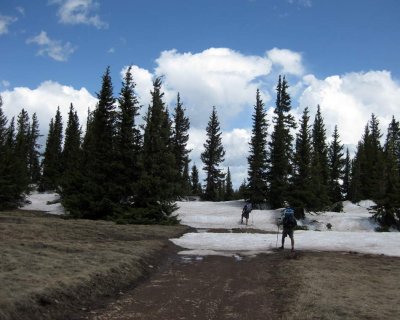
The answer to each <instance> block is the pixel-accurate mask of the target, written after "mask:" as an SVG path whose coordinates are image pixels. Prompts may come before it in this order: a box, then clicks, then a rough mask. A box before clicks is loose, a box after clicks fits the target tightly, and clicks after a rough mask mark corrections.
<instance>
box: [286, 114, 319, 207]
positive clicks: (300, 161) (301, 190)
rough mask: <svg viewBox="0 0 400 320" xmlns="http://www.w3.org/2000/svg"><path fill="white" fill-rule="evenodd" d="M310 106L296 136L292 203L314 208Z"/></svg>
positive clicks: (303, 116) (296, 205)
mask: <svg viewBox="0 0 400 320" xmlns="http://www.w3.org/2000/svg"><path fill="white" fill-rule="evenodd" d="M308 113H309V111H308V108H305V109H304V111H303V115H302V118H301V122H300V131H299V132H298V133H297V137H296V151H295V155H294V170H293V178H292V190H291V192H290V199H289V201H290V203H291V204H292V205H293V206H295V207H303V208H304V207H305V208H307V209H310V208H313V203H314V201H315V199H314V195H313V192H312V189H313V188H312V185H311V184H312V180H311V151H312V145H311V126H310V125H309V120H310V116H309V115H308Z"/></svg>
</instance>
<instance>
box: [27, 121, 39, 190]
mask: <svg viewBox="0 0 400 320" xmlns="http://www.w3.org/2000/svg"><path fill="white" fill-rule="evenodd" d="M39 137H41V134H40V132H39V122H38V119H37V116H36V113H34V114H33V115H32V123H31V125H30V130H29V151H28V168H29V170H28V171H29V178H30V183H34V184H37V183H39V181H40V178H41V173H40V162H39V157H40V152H39V149H40V147H41V145H40V144H39V143H38V139H39Z"/></svg>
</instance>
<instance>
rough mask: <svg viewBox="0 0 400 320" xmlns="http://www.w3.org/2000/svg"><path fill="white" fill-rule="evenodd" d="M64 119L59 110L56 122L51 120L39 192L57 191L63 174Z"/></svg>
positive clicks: (55, 118) (58, 109)
mask: <svg viewBox="0 0 400 320" xmlns="http://www.w3.org/2000/svg"><path fill="white" fill-rule="evenodd" d="M62 126H63V125H62V117H61V113H60V108H59V107H58V108H57V112H56V115H55V117H54V120H53V119H51V120H50V124H49V133H48V136H47V140H46V148H45V151H44V158H43V162H42V168H43V174H42V178H41V181H40V185H39V190H41V191H44V190H55V189H56V188H57V187H58V185H59V183H60V178H61V174H62V171H61V170H62V164H61V152H62V145H61V144H62V138H63V132H62V131H63V128H62Z"/></svg>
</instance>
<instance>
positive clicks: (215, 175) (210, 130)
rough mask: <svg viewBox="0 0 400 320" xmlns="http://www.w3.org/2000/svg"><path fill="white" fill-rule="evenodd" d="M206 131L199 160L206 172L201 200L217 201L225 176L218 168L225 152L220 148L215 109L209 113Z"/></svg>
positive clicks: (219, 133)
mask: <svg viewBox="0 0 400 320" xmlns="http://www.w3.org/2000/svg"><path fill="white" fill-rule="evenodd" d="M206 131H207V139H206V142H205V143H204V152H203V153H202V154H201V160H202V161H203V163H204V167H203V170H204V171H205V172H206V178H205V180H204V181H205V182H206V184H205V190H204V194H203V198H204V199H205V200H210V201H217V200H219V196H220V192H219V191H220V189H221V181H222V180H223V178H224V176H225V175H224V174H223V173H222V172H221V169H220V168H219V165H220V163H221V162H223V161H224V156H225V150H224V147H223V146H222V138H221V135H222V133H221V131H220V124H219V120H218V116H217V111H216V109H215V107H213V110H212V112H211V116H210V120H209V122H208V125H207V128H206Z"/></svg>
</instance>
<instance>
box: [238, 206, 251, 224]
mask: <svg viewBox="0 0 400 320" xmlns="http://www.w3.org/2000/svg"><path fill="white" fill-rule="evenodd" d="M251 210H252V207H251V203H246V204H245V205H244V207H243V210H242V219H241V221H240V223H241V224H242V223H243V218H245V219H246V226H247V222H248V221H249V215H250V212H251Z"/></svg>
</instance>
